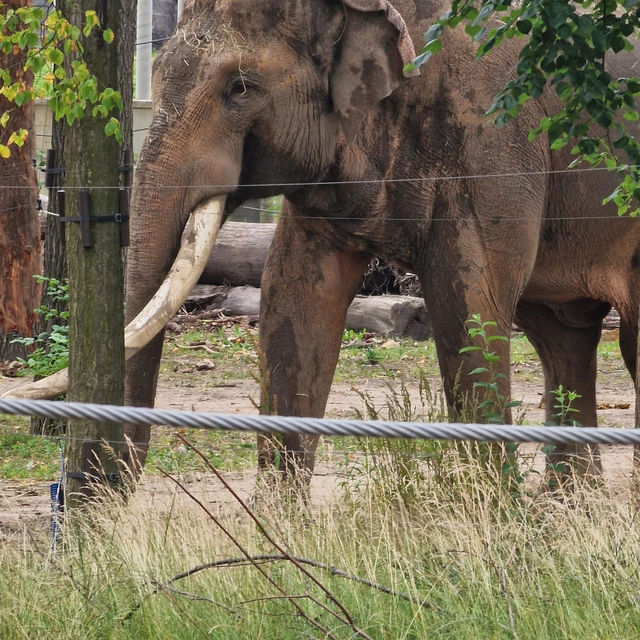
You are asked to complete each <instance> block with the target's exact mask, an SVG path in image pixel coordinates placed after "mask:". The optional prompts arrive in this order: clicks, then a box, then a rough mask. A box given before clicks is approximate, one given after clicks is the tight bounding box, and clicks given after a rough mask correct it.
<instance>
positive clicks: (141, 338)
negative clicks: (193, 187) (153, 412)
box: [3, 196, 226, 399]
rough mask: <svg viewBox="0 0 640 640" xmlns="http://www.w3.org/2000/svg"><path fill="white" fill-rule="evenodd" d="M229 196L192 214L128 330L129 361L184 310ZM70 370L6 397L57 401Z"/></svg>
mask: <svg viewBox="0 0 640 640" xmlns="http://www.w3.org/2000/svg"><path fill="white" fill-rule="evenodd" d="M225 200H226V196H216V197H213V198H210V199H208V200H205V201H204V202H202V203H200V204H199V205H198V206H197V207H196V208H195V209H194V210H193V211H192V213H191V215H190V217H189V220H188V221H187V224H186V225H185V227H184V231H183V233H182V241H181V244H180V250H179V251H178V255H177V256H176V259H175V260H174V262H173V266H172V267H171V268H170V270H169V272H168V274H167V275H166V277H165V279H164V281H163V282H162V284H161V285H160V287H159V288H158V290H157V291H156V293H155V294H154V295H153V297H152V298H151V299H150V300H149V302H148V303H147V304H146V305H145V307H144V308H143V309H142V311H140V312H139V313H138V314H137V315H136V317H135V318H134V319H133V320H132V321H131V322H130V323H129V324H128V325H127V327H126V328H125V334H124V335H125V356H126V358H127V359H129V358H130V357H131V356H133V355H134V354H135V353H137V352H138V351H139V350H140V349H141V348H142V347H144V346H145V345H146V344H147V343H149V342H150V341H151V340H152V339H153V338H154V337H155V336H156V335H157V334H158V333H159V332H160V331H162V329H163V328H164V326H165V325H166V323H167V322H168V321H169V320H170V319H171V318H172V317H173V315H174V314H175V313H176V311H177V310H178V309H179V308H180V306H181V305H182V303H183V302H184V300H185V298H186V297H187V296H188V295H189V292H190V291H191V289H192V288H193V286H194V285H195V284H196V283H197V281H198V278H199V277H200V274H201V273H202V271H203V269H204V267H205V265H206V263H207V260H208V258H209V254H210V253H211V250H212V248H213V245H214V244H215V241H216V237H217V235H218V231H219V229H220V226H221V225H222V220H223V212H224V205H225ZM67 388H68V372H67V370H66V369H64V370H63V371H59V372H58V373H56V374H54V375H52V376H49V377H47V378H44V379H42V380H39V381H37V382H32V383H26V384H23V385H21V386H19V387H16V388H14V389H12V390H11V391H9V392H7V393H5V394H3V395H6V396H12V397H18V398H34V399H38V398H39V399H44V398H55V397H56V396H58V395H61V394H63V393H65V392H66V391H67Z"/></svg>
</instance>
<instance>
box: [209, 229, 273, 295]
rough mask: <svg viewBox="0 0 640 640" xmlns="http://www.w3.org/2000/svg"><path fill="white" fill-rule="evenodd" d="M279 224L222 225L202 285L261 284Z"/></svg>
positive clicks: (255, 285) (256, 285)
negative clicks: (263, 270) (268, 253)
mask: <svg viewBox="0 0 640 640" xmlns="http://www.w3.org/2000/svg"><path fill="white" fill-rule="evenodd" d="M275 231H276V225H275V224H270V223H261V224H255V223H252V222H226V223H225V224H224V225H222V228H221V229H220V233H219V234H218V239H217V241H216V244H215V247H214V249H213V251H212V252H211V256H210V257H209V262H208V263H207V266H206V267H205V268H204V271H203V272H202V275H201V276H200V283H201V284H210V285H216V284H218V285H222V284H228V285H245V284H248V285H251V286H252V287H259V286H260V279H261V278H262V269H263V268H264V263H265V261H266V259H267V252H268V251H269V247H270V246H271V241H272V240H273V234H274V233H275Z"/></svg>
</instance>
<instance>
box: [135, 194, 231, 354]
mask: <svg viewBox="0 0 640 640" xmlns="http://www.w3.org/2000/svg"><path fill="white" fill-rule="evenodd" d="M224 204H225V197H224V196H218V197H217V198H211V199H210V200H207V201H206V202H204V203H203V204H201V205H198V206H197V207H196V208H195V209H194V210H193V212H192V213H191V216H190V217H189V220H188V222H187V224H186V225H185V228H184V231H183V232H182V242H181V244H180V251H179V252H178V255H177V256H176V259H175V261H174V262H173V265H172V267H171V269H170V270H169V273H168V274H167V276H166V278H165V279H164V282H163V283H162V284H161V285H160V288H159V289H158V291H156V293H155V295H154V296H153V298H151V300H149V302H148V303H147V305H146V306H145V308H144V309H143V310H142V311H141V312H140V313H139V314H138V315H137V316H136V317H135V318H134V319H133V320H132V321H131V322H130V323H129V324H128V325H127V328H126V329H125V330H124V345H125V357H126V358H127V360H128V359H129V358H130V357H131V356H132V355H134V354H135V353H137V352H138V351H139V350H140V349H142V347H144V346H145V345H146V344H148V343H149V342H150V341H151V339H152V338H154V337H155V336H156V335H157V334H158V333H159V332H160V331H162V329H164V327H165V326H166V324H167V322H169V320H171V318H173V316H174V315H175V314H176V312H177V311H178V309H179V308H180V306H181V305H182V303H183V302H184V301H185V299H186V298H187V296H188V295H189V293H190V292H191V290H192V289H193V287H194V286H195V285H196V284H197V282H198V278H200V275H201V274H202V272H203V270H204V268H205V266H206V264H207V260H208V259H209V255H210V254H211V250H212V249H213V245H214V244H215V242H216V238H217V237H218V231H219V230H220V227H221V225H222V216H223V211H224Z"/></svg>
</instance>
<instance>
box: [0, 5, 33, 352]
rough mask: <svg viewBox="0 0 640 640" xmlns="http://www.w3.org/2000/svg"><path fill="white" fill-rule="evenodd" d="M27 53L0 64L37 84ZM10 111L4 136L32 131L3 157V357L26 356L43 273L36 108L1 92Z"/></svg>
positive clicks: (1, 108) (0, 134)
mask: <svg viewBox="0 0 640 640" xmlns="http://www.w3.org/2000/svg"><path fill="white" fill-rule="evenodd" d="M30 4H31V0H4V4H3V6H2V7H1V8H0V11H2V12H3V13H6V11H7V10H8V9H18V8H20V7H26V6H29V5H30ZM25 56H26V53H25V52H23V51H19V52H17V53H16V52H12V53H10V54H8V55H3V54H0V65H1V66H2V67H4V68H8V69H10V70H11V78H12V80H13V81H16V82H17V81H21V80H22V81H23V82H24V83H25V84H26V86H27V87H30V86H31V85H32V83H33V77H32V75H31V74H30V73H25V72H24V70H23V66H24V61H25ZM5 111H8V112H9V114H10V115H9V121H8V123H7V126H6V128H5V129H2V130H0V140H2V141H6V139H7V138H8V137H9V135H10V134H11V132H12V131H16V130H18V129H21V128H24V129H27V130H28V131H29V132H30V135H29V137H28V138H27V141H26V142H25V144H24V145H23V146H22V147H16V146H15V145H12V146H11V156H10V157H9V158H6V159H0V360H12V359H14V358H15V357H16V356H17V355H24V354H25V349H24V347H23V346H22V345H16V344H11V341H12V340H13V339H14V338H15V337H18V336H31V335H33V332H34V330H35V328H36V320H37V318H36V316H35V314H34V313H33V310H34V309H35V308H36V307H37V306H38V298H39V286H38V284H37V282H36V281H35V279H34V277H33V276H34V275H36V274H38V273H40V269H41V267H40V259H41V255H40V223H39V220H38V213H37V211H36V208H35V205H36V200H37V178H36V172H35V169H34V167H33V163H32V162H33V157H34V151H35V136H34V135H33V124H34V106H33V104H32V103H31V102H29V103H26V104H24V105H23V106H22V107H17V106H16V105H15V104H13V103H9V102H8V101H7V100H6V98H4V97H3V96H0V114H2V113H4V112H5Z"/></svg>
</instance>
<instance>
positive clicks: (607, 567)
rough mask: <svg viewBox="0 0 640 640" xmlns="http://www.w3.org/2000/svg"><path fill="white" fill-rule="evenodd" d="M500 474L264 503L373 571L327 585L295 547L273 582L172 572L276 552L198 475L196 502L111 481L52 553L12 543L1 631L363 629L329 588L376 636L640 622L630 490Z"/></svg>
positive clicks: (487, 633)
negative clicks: (547, 483)
mask: <svg viewBox="0 0 640 640" xmlns="http://www.w3.org/2000/svg"><path fill="white" fill-rule="evenodd" d="M449 464H450V473H453V474H455V473H457V472H461V473H464V474H465V477H467V474H468V472H469V469H467V468H464V469H463V468H462V465H465V466H468V465H470V464H472V462H470V461H469V459H468V458H464V459H463V458H462V457H461V458H460V460H459V461H458V463H455V462H453V461H451V458H449ZM457 465H460V466H457ZM480 477H482V474H480ZM394 486H395V485H394ZM495 486H496V483H495V482H494V483H490V482H488V483H482V482H478V483H475V484H474V485H469V484H468V483H465V484H456V483H442V482H441V481H440V480H438V479H437V477H436V476H435V475H433V474H425V476H424V479H423V481H422V484H421V487H420V494H419V495H417V496H414V497H413V501H412V507H411V509H407V508H405V507H404V501H403V500H396V501H388V500H381V499H380V498H379V496H378V495H377V493H376V489H375V487H378V488H379V485H378V484H376V483H369V482H363V483H362V484H361V488H360V490H358V491H355V490H352V491H351V492H350V493H349V496H348V498H345V499H343V500H341V501H339V502H338V503H337V504H336V505H335V506H334V507H333V508H332V509H329V510H324V511H320V512H308V511H305V512H297V511H292V510H291V505H289V511H286V510H285V508H284V507H283V508H282V509H278V508H275V507H271V508H270V509H269V511H268V512H263V513H261V514H260V518H261V520H262V522H263V523H264V524H265V526H266V529H267V531H268V532H269V534H270V535H271V536H273V537H274V538H275V539H277V540H278V542H279V544H281V545H283V546H284V547H285V548H286V550H287V552H288V553H289V554H293V555H295V556H296V557H299V558H303V559H308V560H312V561H315V562H317V563H323V564H324V565H333V566H334V567H337V568H339V569H341V570H342V571H344V572H345V573H346V574H348V575H349V576H352V577H354V578H355V577H358V578H360V579H364V580H367V581H369V582H371V583H375V585H378V587H377V586H369V585H365V584H362V583H361V582H358V581H356V580H354V579H352V578H349V577H342V576H339V575H333V574H332V573H331V572H330V571H329V570H327V567H324V568H318V567H312V566H307V568H308V570H309V571H312V572H313V574H314V575H315V576H316V577H317V578H318V579H319V580H320V581H321V582H322V583H323V585H324V586H325V588H326V589H327V590H328V591H329V592H330V593H331V594H332V596H333V598H334V599H333V600H332V599H331V598H329V597H328V596H327V594H326V592H324V591H322V590H321V589H319V588H318V587H317V586H316V585H315V584H313V583H312V581H311V580H310V579H309V578H308V577H307V576H305V575H303V574H302V573H301V571H300V570H299V569H298V568H297V567H296V566H294V565H293V564H292V562H290V561H287V560H280V561H272V562H261V563H260V564H259V568H260V569H261V570H262V571H264V572H267V573H268V576H269V577H270V579H271V580H272V582H269V581H268V580H267V579H266V578H265V577H264V576H263V575H262V574H261V573H260V572H259V570H258V566H255V565H252V564H248V563H246V562H241V563H239V564H232V565H230V564H229V563H227V566H219V567H217V568H207V569H203V570H201V571H198V572H196V573H194V574H193V575H190V576H188V577H183V578H181V579H176V580H174V581H173V582H171V578H172V577H173V576H176V575H178V574H180V573H181V572H184V571H186V570H189V569H193V568H194V567H197V566H198V565H203V564H205V563H208V562H212V561H220V560H224V559H230V558H239V559H242V558H243V552H242V551H240V550H239V548H238V546H237V545H238V544H239V545H241V547H242V548H243V549H244V550H245V551H247V552H248V553H249V554H251V555H255V556H258V555H264V554H273V553H275V550H274V549H273V547H272V546H271V545H270V544H269V543H268V542H267V540H266V539H265V537H264V536H263V535H261V533H260V531H259V529H258V528H256V526H255V523H254V522H253V521H251V520H250V519H249V518H248V517H247V516H246V514H245V513H244V512H242V511H241V510H240V509H239V508H238V509H229V507H226V511H225V510H222V508H221V507H220V508H218V507H216V506H215V505H213V504H212V503H211V502H210V497H209V498H207V496H206V494H205V491H204V487H203V486H202V483H200V484H192V485H189V487H188V490H189V491H191V492H194V497H195V498H197V499H198V500H200V501H201V504H200V505H199V504H198V503H197V502H196V501H194V499H192V498H190V497H189V496H188V495H186V494H185V493H184V492H183V491H182V490H181V489H180V488H179V487H177V486H176V488H175V493H173V494H172V495H171V497H170V498H169V499H166V498H165V499H163V500H153V499H151V498H150V496H149V494H147V493H145V492H143V491H139V492H137V493H136V494H135V495H134V496H133V497H132V499H131V500H130V501H129V502H128V503H126V504H125V503H123V502H122V501H121V500H120V498H118V497H117V496H113V495H107V496H103V497H102V498H98V499H97V500H96V501H95V503H94V504H92V505H91V506H90V507H89V508H88V509H87V512H86V513H85V514H84V516H85V517H83V518H82V519H81V520H79V521H77V522H76V523H75V524H74V525H71V524H69V523H67V530H66V531H65V542H64V544H63V545H62V547H61V548H59V549H58V551H57V552H55V553H49V551H48V548H47V547H46V546H45V548H43V549H41V550H40V551H39V552H38V551H37V550H34V548H35V547H36V546H37V545H35V543H33V542H32V541H29V540H28V538H27V542H26V543H25V544H24V546H23V547H18V546H16V545H8V546H6V547H5V548H4V549H2V550H0V584H2V591H3V594H2V598H0V638H3V639H6V640H13V639H14V638H16V639H18V638H24V639H29V640H33V639H40V638H43V639H45V638H46V639H52V640H53V639H57V638H61V639H62V638H64V639H65V640H74V639H78V640H79V639H81V638H82V639H84V638H110V639H111V638H113V639H121V638H136V639H141V640H144V639H146V638H149V639H151V638H153V639H157V638H162V639H170V638H176V639H180V640H183V639H190V638H194V639H195V638H198V639H199V638H215V639H218V638H219V639H225V640H232V639H236V638H237V639H240V638H242V639H245V638H251V639H261V638H264V639H275V638H277V639H283V640H288V639H291V640H294V639H295V640H300V639H303V638H304V639H306V638H327V637H332V638H340V639H347V638H356V637H359V636H358V635H357V633H356V632H355V631H354V628H353V627H352V626H350V625H349V624H346V623H345V621H344V616H343V615H342V614H341V613H340V611H339V610H338V608H337V607H336V605H335V601H339V602H340V603H341V605H342V606H343V607H344V609H345V610H346V611H348V613H349V614H350V616H351V617H352V618H353V621H354V624H355V626H356V627H357V629H360V630H361V632H362V633H363V634H366V636H368V637H371V638H376V639H383V638H389V639H399V638H403V639H416V640H417V639H424V638H455V639H456V640H458V639H460V638H501V639H502V638H520V639H524V638H527V639H531V638H554V639H555V638H589V639H591V638H607V639H609V638H621V639H622V638H624V639H630V638H635V637H637V636H638V629H639V628H640V607H639V606H638V605H639V603H638V599H639V597H640V596H638V593H639V589H638V582H639V581H640V576H639V569H638V568H639V567H640V519H639V518H638V515H637V512H636V511H635V509H634V507H633V505H632V504H627V503H625V502H623V501H621V500H616V499H613V498H611V497H609V496H607V495H606V493H604V492H603V491H601V490H596V489H593V488H591V487H584V488H580V487H579V488H578V489H577V491H575V492H574V493H572V494H571V496H570V497H568V496H558V495H553V496H550V495H539V496H537V497H535V498H534V497H527V496H523V498H522V499H520V500H518V501H516V502H514V501H512V500H507V498H503V497H501V495H500V494H499V493H498V494H496V493H495V490H494V488H495ZM194 487H195V488H194ZM463 489H464V490H463ZM222 490H223V489H222V488H221V491H222ZM501 499H505V500H506V502H505V503H504V504H500V505H496V501H499V500H501ZM205 508H206V509H208V510H209V511H210V513H209V514H208V513H206V512H205ZM295 508H296V507H294V509H295ZM214 517H215V518H220V521H221V524H223V526H224V527H226V528H227V530H228V531H229V533H230V534H231V538H229V537H227V536H226V535H224V534H223V533H222V531H221V529H220V528H219V527H218V526H217V525H216V524H215V523H214V521H213V518H214ZM273 583H275V584H276V585H277V587H275V586H274V584H273ZM380 585H384V586H386V587H387V588H388V589H389V590H390V591H391V593H387V592H384V591H382V590H381V589H380V588H379V586H380ZM282 592H284V593H285V594H287V597H285V596H283V593H282ZM293 600H295V602H296V603H297V605H298V606H299V607H300V608H301V609H302V610H303V611H304V614H305V615H304V616H303V615H301V614H300V613H299V611H296V610H295V609H294V606H293V604H292V602H293ZM329 610H331V611H334V612H337V613H338V614H339V615H334V614H332V613H330V611H329ZM320 628H323V629H325V630H326V632H323V631H321V630H320ZM360 637H365V635H362V636H360Z"/></svg>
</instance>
